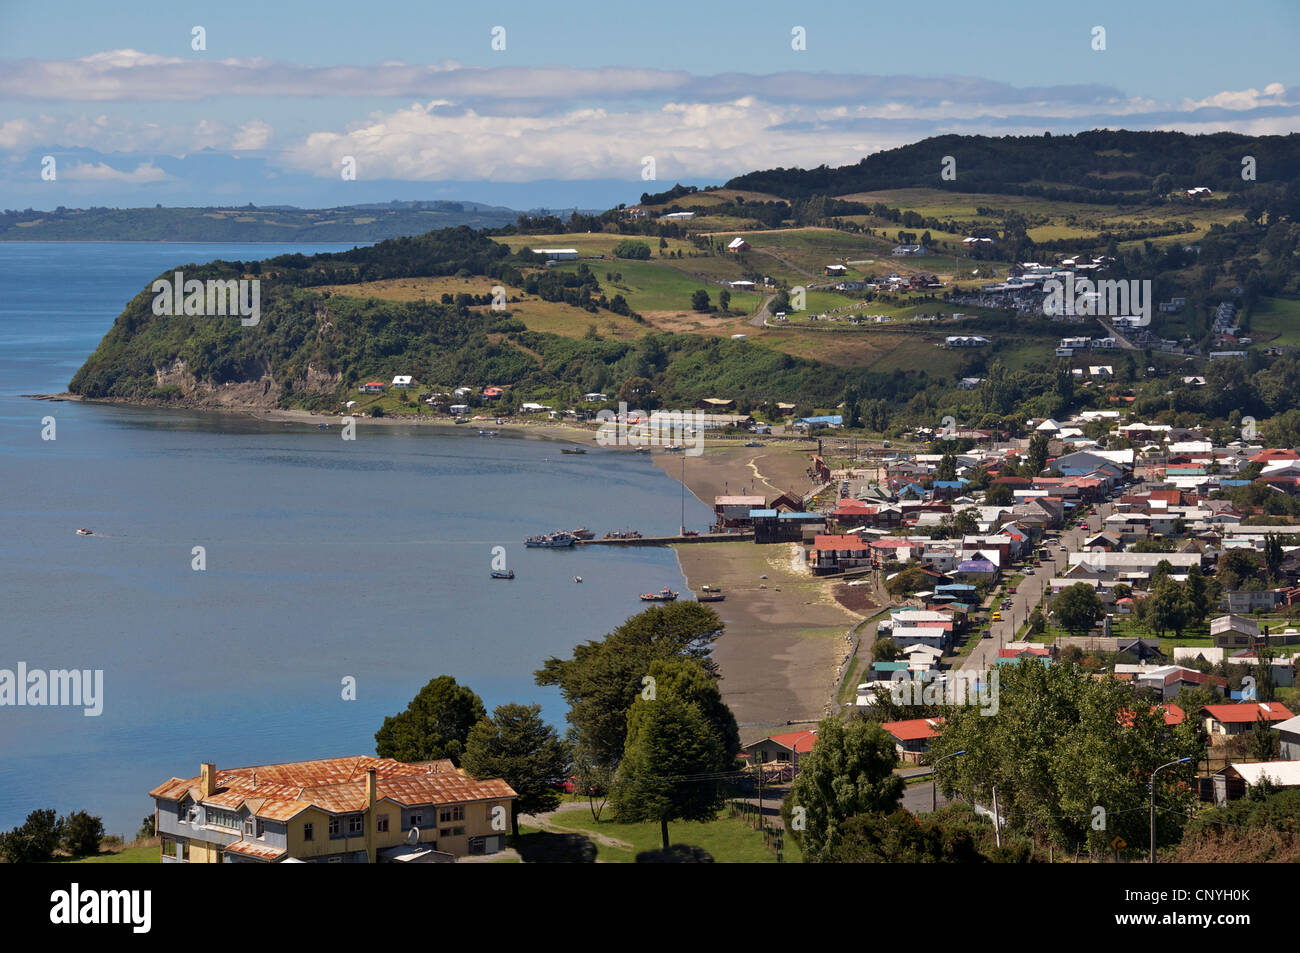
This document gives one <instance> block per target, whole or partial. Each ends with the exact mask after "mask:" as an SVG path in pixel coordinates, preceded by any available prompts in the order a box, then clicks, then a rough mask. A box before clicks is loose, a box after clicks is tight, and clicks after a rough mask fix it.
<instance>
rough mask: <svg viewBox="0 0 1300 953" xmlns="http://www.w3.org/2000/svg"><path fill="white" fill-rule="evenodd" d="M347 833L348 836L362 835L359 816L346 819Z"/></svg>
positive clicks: (354, 815) (355, 815)
mask: <svg viewBox="0 0 1300 953" xmlns="http://www.w3.org/2000/svg"><path fill="white" fill-rule="evenodd" d="M348 833H349V834H360V833H362V829H361V815H360V814H353V815H352V816H351V817H349V818H348Z"/></svg>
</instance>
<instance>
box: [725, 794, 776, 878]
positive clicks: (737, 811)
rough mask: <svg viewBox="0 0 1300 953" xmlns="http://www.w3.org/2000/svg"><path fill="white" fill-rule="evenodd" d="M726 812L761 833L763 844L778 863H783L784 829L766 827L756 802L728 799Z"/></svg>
mask: <svg viewBox="0 0 1300 953" xmlns="http://www.w3.org/2000/svg"><path fill="white" fill-rule="evenodd" d="M727 814H728V816H730V817H738V818H740V819H741V820H742V821H743V822H744V823H746V824H748V825H749V826H750V827H752V828H753V829H754V830H756V831H759V832H761V833H762V835H763V846H764V847H766V848H767V849H768V850H770V851H772V852H773V853H774V854H775V855H776V862H777V863H778V864H782V863H785V831H784V830H782V829H781V828H779V827H768V826H767V824H766V823H765V822H764V818H763V815H762V814H761V813H760V812H759V810H758V805H757V804H751V803H750V802H749V801H728V802H727Z"/></svg>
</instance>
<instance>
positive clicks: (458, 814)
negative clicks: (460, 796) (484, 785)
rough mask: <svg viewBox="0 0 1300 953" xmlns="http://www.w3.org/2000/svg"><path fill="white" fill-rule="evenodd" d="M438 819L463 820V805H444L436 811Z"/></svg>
mask: <svg viewBox="0 0 1300 953" xmlns="http://www.w3.org/2000/svg"><path fill="white" fill-rule="evenodd" d="M438 820H440V821H444V822H445V821H463V820H465V805H463V804H458V805H456V806H455V807H444V808H442V809H441V810H440V811H439V812H438Z"/></svg>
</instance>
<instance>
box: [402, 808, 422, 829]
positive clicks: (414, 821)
mask: <svg viewBox="0 0 1300 953" xmlns="http://www.w3.org/2000/svg"><path fill="white" fill-rule="evenodd" d="M423 823H424V814H423V813H421V812H420V811H416V812H414V813H412V814H411V816H410V818H408V820H407V824H406V826H407V827H419V826H420V825H421V824H423Z"/></svg>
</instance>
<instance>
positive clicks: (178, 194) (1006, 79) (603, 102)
mask: <svg viewBox="0 0 1300 953" xmlns="http://www.w3.org/2000/svg"><path fill="white" fill-rule="evenodd" d="M196 25H197V26H202V27H203V28H204V30H205V31H206V46H207V49H206V50H204V51H195V50H193V49H191V37H192V29H193V27H195V26H196ZM495 26H501V27H504V29H505V49H504V50H494V49H493V48H492V35H491V31H492V28H493V27H495ZM796 26H800V27H803V28H804V30H805V31H806V38H807V41H806V47H807V48H806V49H804V50H798V51H796V50H794V49H792V48H791V31H792V28H794V27H796ZM1098 26H1100V27H1103V28H1104V29H1105V47H1106V48H1105V49H1104V50H1100V51H1099V50H1094V49H1093V48H1092V32H1093V29H1094V27H1098ZM1297 40H1300V3H1298V2H1296V0H1263V2H1259V0H1255V2H1251V3H1248V4H1238V5H1232V6H1227V7H1225V6H1224V5H1223V4H1212V3H1197V2H1193V3H1178V2H1163V0H1155V2H1140V3H1139V2H1134V0H1128V2H1122V3H1121V2H1099V3H1098V2H1094V3H1088V4H1075V5H1054V4H1044V3H1041V2H1037V3H1027V2H1025V3H1022V2H1007V0H1004V2H996V0H986V2H982V3H981V2H977V0H963V2H949V0H934V2H930V3H925V4H901V5H900V4H892V5H891V4H874V3H868V4H861V5H857V4H848V3H797V4H791V3H772V2H766V3H765V2H754V3H749V4H745V5H735V4H719V3H713V4H700V3H683V2H678V0H657V2H653V3H644V4H642V3H637V4H620V3H613V2H608V0H607V2H604V3H599V4H597V3H588V2H569V3H565V4H559V5H556V4H549V5H548V4H539V3H536V2H530V3H488V4H474V3H456V4H449V3H440V2H433V3H428V2H422V3H421V2H410V3H407V2H396V0H372V2H365V3H355V2H340V0H320V2H315V3H311V4H307V3H299V2H286V3H277V2H267V0H262V2H258V3H250V2H247V0H229V2H223V3H220V4H218V3H183V2H182V3H176V2H174V0H173V2H134V3H132V2H129V0H126V2H120V3H105V2H102V0H74V2H69V3H62V4H57V5H55V6H53V7H49V6H40V5H35V4H30V3H18V2H13V0H0V206H3V207H26V206H29V205H30V206H33V207H38V208H44V207H52V206H53V205H60V204H62V205H69V206H73V205H86V204H104V205H139V204H153V203H154V202H162V203H164V204H207V203H222V204H244V203H246V202H249V201H252V202H256V203H258V204H272V203H277V202H286V203H293V204H308V205H315V204H341V203H344V202H349V201H373V200H383V199H389V198H420V197H430V198H433V197H456V198H466V199H477V200H481V201H489V202H492V201H497V202H501V204H511V205H515V206H517V207H518V206H521V205H523V206H537V205H563V204H586V205H591V206H600V205H605V204H610V203H611V202H614V201H623V200H627V201H634V200H635V199H636V196H637V195H639V194H640V192H641V191H643V190H644V189H645V188H647V187H648V186H647V184H646V182H645V181H644V180H643V179H642V168H643V159H644V158H645V157H646V156H653V158H654V160H655V167H656V168H655V173H656V180H655V181H657V182H660V183H664V184H665V185H667V184H671V182H672V181H676V180H682V181H691V182H709V181H721V180H724V179H726V178H728V177H730V176H731V175H735V174H739V173H741V172H744V171H748V170H750V169H753V168H763V167H769V166H772V165H787V166H788V165H802V166H811V165H819V164H821V163H823V162H825V163H828V164H832V165H837V164H843V163H846V162H853V161H856V160H857V159H858V158H860V157H861V156H862V155H863V154H865V153H867V152H871V151H876V150H878V149H886V148H892V147H894V146H897V145H901V144H904V143H906V142H912V141H916V140H918V139H922V138H925V137H926V136H929V135H935V134H940V133H946V132H969V133H986V134H996V135H1003V134H1021V133H1025V134H1038V133H1041V132H1042V131H1044V130H1051V131H1053V132H1071V131H1077V130H1080V129H1088V128H1094V127H1097V126H1107V127H1113V128H1120V127H1122V128H1135V129H1154V128H1161V129H1165V128H1168V129H1182V130H1185V131H1189V132H1209V131H1217V130H1220V129H1231V130H1234V131H1239V132H1246V133H1258V134H1285V133H1289V132H1292V131H1297V130H1300V93H1298V92H1293V90H1295V89H1296V88H1297V77H1296V76H1295V75H1294V74H1295V73H1296V71H1297V66H1296V62H1297V57H1296V56H1295V55H1294V50H1295V47H1296V44H1297ZM45 155H53V156H54V157H55V159H56V161H57V163H58V165H57V168H58V176H57V178H56V180H55V181H53V182H51V181H47V180H42V179H41V178H40V174H39V172H40V163H41V160H42V158H43V157H44V156H45ZM345 156H351V157H352V158H353V159H354V160H355V163H356V169H357V177H356V179H355V180H347V181H344V180H343V179H342V178H341V176H340V175H339V168H340V165H341V163H342V161H343V157H345ZM652 190H653V189H652ZM530 199H532V201H530Z"/></svg>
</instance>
